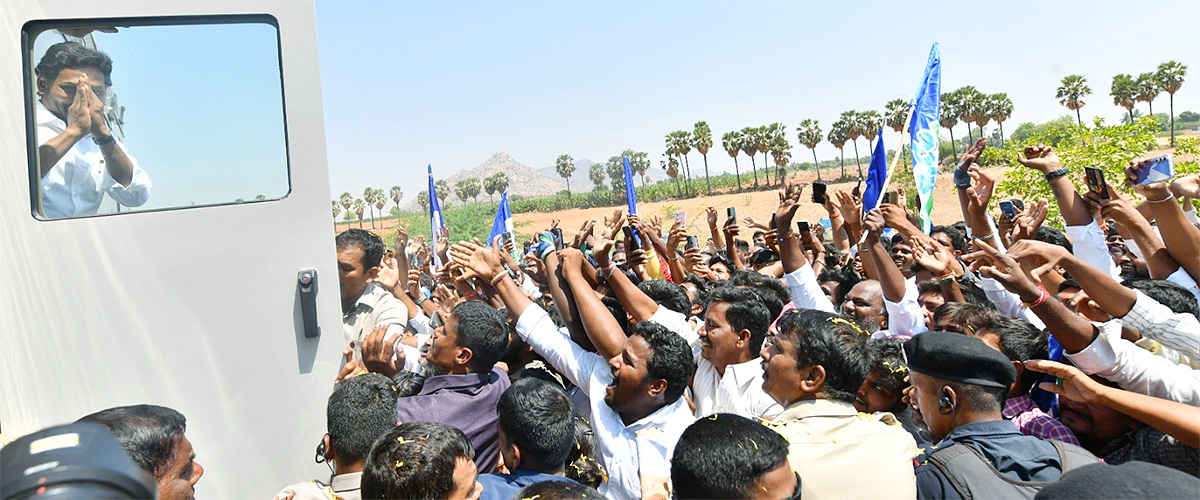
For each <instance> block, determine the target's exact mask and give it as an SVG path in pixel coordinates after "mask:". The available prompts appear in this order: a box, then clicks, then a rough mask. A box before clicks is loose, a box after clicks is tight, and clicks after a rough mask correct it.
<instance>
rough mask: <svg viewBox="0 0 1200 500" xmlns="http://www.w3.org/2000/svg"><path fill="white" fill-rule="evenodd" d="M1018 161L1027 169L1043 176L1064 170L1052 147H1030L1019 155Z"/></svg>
mask: <svg viewBox="0 0 1200 500" xmlns="http://www.w3.org/2000/svg"><path fill="white" fill-rule="evenodd" d="M1017 161H1018V162H1020V163H1021V164H1022V165H1024V166H1026V167H1027V168H1032V169H1034V170H1037V171H1039V172H1041V173H1043V174H1048V173H1050V172H1053V171H1055V170H1058V169H1060V168H1062V162H1061V161H1059V160H1058V155H1057V154H1055V153H1054V148H1052V147H1050V146H1028V147H1026V148H1025V151H1023V152H1022V153H1021V154H1018V155H1017Z"/></svg>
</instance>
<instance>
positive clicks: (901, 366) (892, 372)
mask: <svg viewBox="0 0 1200 500" xmlns="http://www.w3.org/2000/svg"><path fill="white" fill-rule="evenodd" d="M867 356H868V357H869V358H870V360H871V365H870V368H868V369H867V371H868V372H870V373H874V374H876V375H878V376H879V381H880V383H881V384H883V385H884V386H886V387H887V388H888V389H892V390H896V391H899V390H900V389H903V388H905V387H906V386H908V382H905V381H904V379H905V378H906V377H908V364H907V363H905V362H904V341H902V340H900V339H896V338H879V339H871V340H869V341H867Z"/></svg>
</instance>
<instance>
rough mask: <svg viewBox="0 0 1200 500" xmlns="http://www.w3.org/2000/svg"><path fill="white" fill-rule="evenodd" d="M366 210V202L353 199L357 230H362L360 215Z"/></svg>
mask: <svg viewBox="0 0 1200 500" xmlns="http://www.w3.org/2000/svg"><path fill="white" fill-rule="evenodd" d="M366 210H367V202H365V201H363V200H362V199H361V198H355V199H354V213H355V214H358V228H359V229H362V215H363V212H365V211H366Z"/></svg>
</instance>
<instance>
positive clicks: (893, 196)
mask: <svg viewBox="0 0 1200 500" xmlns="http://www.w3.org/2000/svg"><path fill="white" fill-rule="evenodd" d="M883 202H884V203H887V204H890V205H899V204H900V194H899V193H897V192H895V191H888V192H886V193H883Z"/></svg>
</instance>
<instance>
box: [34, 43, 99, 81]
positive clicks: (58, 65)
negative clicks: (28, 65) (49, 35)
mask: <svg viewBox="0 0 1200 500" xmlns="http://www.w3.org/2000/svg"><path fill="white" fill-rule="evenodd" d="M68 68H72V69H77V68H96V69H98V70H100V72H101V73H104V84H105V85H112V69H113V61H112V58H110V57H108V54H105V53H103V52H100V51H97V50H92V49H89V48H87V47H85V46H84V45H83V44H81V43H76V42H59V43H56V44H54V45H51V46H50V48H48V49H46V53H45V54H44V55H42V59H41V60H40V61H38V63H37V67H35V68H34V69H33V71H34V73H35V74H36V75H37V76H40V77H43V78H45V79H47V80H51V81H53V80H55V79H57V78H58V74H59V73H62V70H64V69H68Z"/></svg>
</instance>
